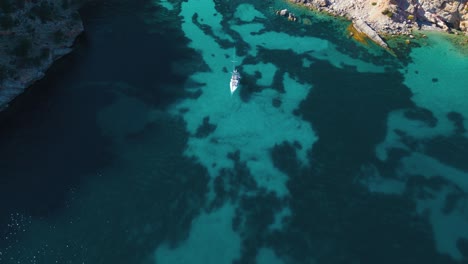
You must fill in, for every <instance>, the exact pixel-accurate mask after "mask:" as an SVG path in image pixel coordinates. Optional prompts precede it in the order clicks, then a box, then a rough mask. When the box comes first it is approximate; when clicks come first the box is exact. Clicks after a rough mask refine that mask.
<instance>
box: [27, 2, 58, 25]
mask: <svg viewBox="0 0 468 264" xmlns="http://www.w3.org/2000/svg"><path fill="white" fill-rule="evenodd" d="M31 12H32V13H33V14H34V15H35V16H37V17H38V18H39V19H40V20H41V22H42V23H45V22H47V21H52V20H53V19H54V18H55V12H54V6H53V5H51V4H49V2H41V4H40V5H38V6H34V7H33V8H31Z"/></svg>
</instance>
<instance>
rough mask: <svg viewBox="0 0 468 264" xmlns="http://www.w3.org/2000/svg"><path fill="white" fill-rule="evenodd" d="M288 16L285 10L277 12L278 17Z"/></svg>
mask: <svg viewBox="0 0 468 264" xmlns="http://www.w3.org/2000/svg"><path fill="white" fill-rule="evenodd" d="M288 14H289V12H288V10H287V9H283V10H281V11H279V15H280V16H287V15H288Z"/></svg>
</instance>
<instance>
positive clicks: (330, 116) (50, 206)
mask: <svg viewBox="0 0 468 264" xmlns="http://www.w3.org/2000/svg"><path fill="white" fill-rule="evenodd" d="M281 6H283V4H281V2H263V3H258V1H239V2H236V1H217V2H216V3H214V2H212V1H208V0H206V1H201V0H189V1H187V2H183V3H175V2H173V1H163V2H159V1H154V2H145V1H140V2H136V3H135V2H133V1H132V2H130V1H113V2H106V3H96V4H93V5H89V6H87V7H86V8H84V9H83V17H84V19H85V22H86V27H87V32H88V33H87V35H86V36H85V38H84V39H82V40H81V41H80V45H79V47H78V49H77V51H76V52H75V53H74V54H72V55H71V56H69V57H68V58H67V59H66V60H65V61H64V62H62V63H60V64H59V65H57V67H55V68H54V69H53V70H52V71H51V74H49V77H48V78H47V79H46V80H44V81H42V82H40V83H39V84H38V85H37V86H36V87H35V88H34V89H33V90H32V91H31V92H30V93H28V94H27V95H25V96H23V97H22V98H20V99H19V100H18V102H17V103H16V104H15V105H14V109H13V110H12V111H10V112H9V113H5V114H4V115H3V118H2V119H3V120H2V128H1V135H0V140H1V146H2V148H1V149H0V152H1V153H0V156H1V157H2V158H1V166H2V176H1V179H2V185H1V192H0V193H1V194H0V195H2V199H1V200H2V203H1V206H2V215H1V221H0V223H1V228H2V229H1V231H2V233H1V234H2V241H1V244H0V246H1V249H0V252H1V254H0V258H1V262H2V263H3V262H5V263H18V262H20V263H232V262H234V263H463V262H464V261H466V259H467V257H468V233H467V232H466V231H465V230H467V229H466V228H465V227H466V226H467V224H468V213H467V211H466V202H467V200H466V199H467V197H466V193H467V189H466V188H468V185H467V183H468V182H467V179H468V168H467V165H466V164H468V162H467V158H466V157H468V156H467V154H468V153H467V152H468V139H467V136H468V135H467V132H466V129H465V128H466V126H467V125H468V124H467V121H466V118H467V116H468V114H467V113H468V109H467V108H468V107H467V105H468V104H467V103H466V100H464V99H466V95H467V94H468V89H467V88H466V87H465V86H464V84H466V81H467V80H466V78H465V77H464V76H463V73H464V72H466V70H467V69H468V60H466V58H464V57H462V56H461V55H459V54H458V53H457V52H456V50H454V49H453V48H452V47H451V46H450V45H449V43H447V42H446V41H444V40H443V39H442V38H440V37H439V36H437V35H433V36H432V35H431V36H430V38H429V39H428V40H427V43H424V45H422V47H421V48H417V49H414V50H413V52H412V53H411V61H408V62H405V61H402V60H399V59H397V58H395V57H393V56H391V55H390V54H387V53H385V52H380V53H379V51H378V49H376V48H375V47H371V48H368V47H362V46H360V45H359V44H355V43H354V42H353V41H351V40H349V39H347V38H346V34H345V33H343V32H344V31H343V30H344V29H345V28H346V26H347V24H346V23H344V22H336V23H331V22H330V21H329V20H323V19H320V18H317V17H312V16H308V17H307V18H308V19H309V20H310V21H311V22H312V25H310V26H306V25H301V24H292V23H289V22H287V21H285V20H284V19H282V18H280V17H276V16H275V15H274V12H273V11H274V9H275V8H278V7H281ZM306 15H307V14H306V13H304V16H306ZM428 52H430V54H432V55H433V56H432V57H431V56H427V54H428ZM234 53H236V60H237V61H238V64H239V69H240V71H241V73H242V76H243V79H242V82H241V83H242V86H241V88H240V90H239V91H238V92H237V93H236V94H234V95H233V96H231V95H230V93H229V90H228V85H227V84H228V82H229V78H230V74H229V71H230V70H231V67H232V64H231V62H230V61H231V59H232V55H233V54H234ZM442 57H443V58H444V59H445V60H444V61H442V60H441V59H440V58H442ZM463 78H465V79H463Z"/></svg>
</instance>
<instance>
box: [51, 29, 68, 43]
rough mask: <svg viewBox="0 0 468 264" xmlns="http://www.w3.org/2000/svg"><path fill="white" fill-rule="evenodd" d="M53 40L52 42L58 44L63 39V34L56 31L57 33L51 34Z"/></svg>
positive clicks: (60, 31)
mask: <svg viewBox="0 0 468 264" xmlns="http://www.w3.org/2000/svg"><path fill="white" fill-rule="evenodd" d="M53 38H54V42H55V43H56V44H58V43H60V42H62V41H63V40H64V39H65V34H63V32H62V30H60V29H57V31H55V32H54V33H53Z"/></svg>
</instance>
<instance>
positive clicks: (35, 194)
mask: <svg viewBox="0 0 468 264" xmlns="http://www.w3.org/2000/svg"><path fill="white" fill-rule="evenodd" d="M148 2H149V1H136V2H135V1H127V0H124V1H122V0H115V1H106V2H104V1H90V2H89V3H88V4H87V5H85V6H84V7H83V8H82V9H81V10H80V13H81V16H82V18H83V21H84V26H85V31H86V32H85V33H84V34H83V35H82V36H81V37H80V38H79V40H78V41H77V44H76V48H75V50H74V51H73V52H72V53H71V54H69V55H68V56H65V57H64V58H62V59H61V60H59V61H57V62H56V63H55V64H54V66H53V67H52V68H51V69H49V71H48V72H47V75H46V77H45V78H44V79H42V80H40V81H38V82H37V83H36V84H34V85H33V86H32V87H31V88H30V89H28V90H27V91H26V92H25V93H24V94H23V95H21V96H19V97H18V98H17V99H15V100H14V101H13V102H12V103H11V106H10V107H9V109H7V110H6V111H4V112H2V113H0V146H1V147H0V168H1V174H0V208H1V211H0V234H2V232H3V231H2V230H3V227H5V225H6V224H8V222H9V221H10V219H9V218H10V215H11V214H12V213H20V214H23V215H28V216H32V217H38V218H42V217H47V216H49V215H51V214H54V213H55V212H57V211H59V210H61V209H63V208H64V206H65V204H66V200H67V195H68V193H69V191H70V190H71V189H73V188H79V184H80V182H83V181H85V180H86V179H83V178H82V177H84V176H83V175H88V176H87V177H89V176H91V177H93V175H98V174H99V172H100V170H101V169H103V168H105V167H109V166H111V165H112V164H113V162H114V161H115V155H114V153H112V152H111V146H110V144H111V140H110V139H108V138H106V137H104V136H103V134H102V133H101V129H100V127H99V126H98V124H97V114H98V113H99V112H100V110H101V109H103V108H104V107H106V106H108V105H109V104H111V103H112V102H113V100H114V97H113V94H114V93H113V92H112V90H114V89H115V88H116V87H115V86H113V84H114V83H126V84H128V86H129V87H133V88H132V90H131V91H130V90H129V91H124V92H126V93H127V94H128V95H130V96H133V97H135V98H137V99H139V100H142V101H144V102H146V103H148V104H151V105H152V106H154V107H157V108H164V107H165V106H167V105H169V104H170V103H171V102H173V101H174V100H176V99H177V98H179V96H180V95H182V94H183V85H181V84H183V83H184V81H185V77H184V76H183V74H182V73H180V72H179V73H174V72H175V71H174V70H173V69H172V68H171V67H170V66H171V63H172V62H174V61H183V60H184V59H186V60H189V59H190V56H193V53H192V51H190V50H188V49H187V48H181V47H184V45H185V44H186V40H185V39H184V37H183V33H182V32H179V31H180V30H179V31H177V30H172V31H171V30H169V28H170V27H174V25H171V24H170V23H168V24H167V25H166V24H163V23H164V22H165V21H164V19H163V18H161V21H160V23H161V26H160V28H161V30H160V31H159V29H158V31H155V32H151V30H154V28H155V27H156V26H155V25H149V24H148V23H145V21H144V15H141V14H142V13H144V12H145V11H147V10H146V9H147V6H146V5H147V4H148ZM152 12H154V10H153V11H152ZM173 19H176V18H173ZM156 28H157V27H156ZM167 32H170V33H167ZM181 49H182V50H181ZM182 72H183V71H182ZM168 87H169V88H168ZM2 243H3V242H0V246H2Z"/></svg>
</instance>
